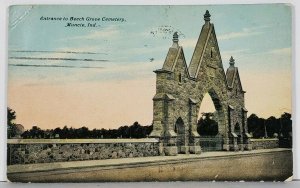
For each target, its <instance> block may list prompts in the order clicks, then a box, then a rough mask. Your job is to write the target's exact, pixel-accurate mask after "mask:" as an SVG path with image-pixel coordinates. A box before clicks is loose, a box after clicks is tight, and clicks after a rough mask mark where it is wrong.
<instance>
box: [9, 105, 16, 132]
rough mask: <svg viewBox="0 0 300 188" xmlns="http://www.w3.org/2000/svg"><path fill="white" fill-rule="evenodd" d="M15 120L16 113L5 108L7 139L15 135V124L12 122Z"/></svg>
mask: <svg viewBox="0 0 300 188" xmlns="http://www.w3.org/2000/svg"><path fill="white" fill-rule="evenodd" d="M15 119H16V112H15V111H14V110H12V109H11V108H9V107H7V138H12V137H15V136H16V134H17V128H16V124H15V123H14V122H13V121H14V120H15Z"/></svg>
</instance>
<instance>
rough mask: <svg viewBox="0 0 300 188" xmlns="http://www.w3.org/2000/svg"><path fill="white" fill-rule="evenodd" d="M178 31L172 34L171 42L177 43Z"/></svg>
mask: <svg viewBox="0 0 300 188" xmlns="http://www.w3.org/2000/svg"><path fill="white" fill-rule="evenodd" d="M178 41H179V40H178V33H177V31H176V32H175V33H174V34H173V42H174V43H178Z"/></svg>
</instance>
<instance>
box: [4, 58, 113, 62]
mask: <svg viewBox="0 0 300 188" xmlns="http://www.w3.org/2000/svg"><path fill="white" fill-rule="evenodd" d="M9 59H25V60H51V61H52V60H59V61H62V60H63V61H101V62H106V61H108V60H106V59H86V58H85V59H79V58H61V57H9Z"/></svg>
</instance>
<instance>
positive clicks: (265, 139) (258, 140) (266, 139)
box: [250, 138, 279, 142]
mask: <svg viewBox="0 0 300 188" xmlns="http://www.w3.org/2000/svg"><path fill="white" fill-rule="evenodd" d="M277 140H279V139H278V138H264V139H262V138H251V139H250V141H254V142H263V141H277Z"/></svg>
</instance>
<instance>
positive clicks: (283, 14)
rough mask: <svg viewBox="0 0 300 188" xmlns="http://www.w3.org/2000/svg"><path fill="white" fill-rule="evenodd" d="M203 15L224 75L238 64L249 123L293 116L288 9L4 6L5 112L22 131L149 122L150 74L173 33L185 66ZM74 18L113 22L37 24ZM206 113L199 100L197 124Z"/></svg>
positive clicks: (206, 102) (209, 109) (206, 101)
mask: <svg viewBox="0 0 300 188" xmlns="http://www.w3.org/2000/svg"><path fill="white" fill-rule="evenodd" d="M205 10H209V11H210V14H211V22H212V23H213V24H214V25H215V29H216V35H217V40H218V43H219V48H220V53H221V56H222V61H223V67H224V71H226V69H227V67H228V66H229V64H228V62H229V58H230V56H233V57H234V59H235V60H236V66H237V67H238V68H239V74H240V77H241V82H242V85H243V89H244V90H246V91H247V92H246V94H245V103H246V105H245V106H246V108H247V109H248V111H249V112H248V117H249V116H250V115H251V114H252V113H254V114H256V115H257V116H259V117H262V118H268V117H270V116H274V117H278V116H280V115H281V114H283V113H284V112H287V113H291V104H292V101H291V87H292V84H291V83H292V80H291V76H292V73H291V60H292V59H291V51H292V50H291V49H292V48H291V47H292V44H291V11H290V7H289V6H287V5H284V4H276V5H214V6H213V5H211V6H135V7H131V6H84V7H83V6H70V5H60V6H51V5H49V6H12V7H11V8H10V20H9V64H8V106H9V107H10V108H12V109H13V110H15V111H16V114H17V119H16V123H18V124H22V125H23V126H24V128H25V129H30V128H31V127H32V126H35V125H36V126H38V127H40V128H42V129H45V127H49V129H52V128H53V129H54V128H56V127H63V126H65V125H67V126H72V127H74V128H79V127H82V126H86V127H88V128H89V129H93V128H97V129H101V128H105V129H116V128H118V127H120V126H124V125H131V124H132V123H134V122H135V121H137V122H139V123H140V124H141V125H151V123H152V111H153V109H152V105H153V104H152V98H153V96H154V94H155V74H154V73H153V71H154V70H156V69H159V68H161V67H162V65H163V62H164V58H165V57H166V55H167V51H168V49H169V47H170V46H171V45H172V41H171V39H172V35H173V32H174V31H178V32H179V45H181V46H182V47H183V49H184V52H185V57H186V60H187V65H189V62H190V59H191V56H192V53H193V50H194V47H195V44H196V42H197V38H198V36H199V33H200V31H201V27H202V25H203V24H204V20H203V15H204V13H205ZM178 12H180V13H178ZM75 14H76V15H77V17H78V19H79V18H81V17H83V18H87V17H91V18H103V17H109V18H120V19H119V21H103V22H102V21H101V22H100V23H99V24H100V25H101V26H100V27H97V28H92V27H91V28H86V27H69V26H66V22H59V21H49V20H48V21H47V20H40V18H41V16H44V17H60V16H61V17H68V18H69V17H72V16H73V17H74V16H75ZM137 15H139V16H137ZM19 18H21V19H19ZM121 18H124V20H126V21H124V20H123V21H121ZM87 22H88V21H84V23H86V24H87ZM76 23H77V24H79V21H78V22H76ZM97 23H98V22H97ZM29 33H32V38H30V34H29ZM270 39H271V40H270ZM124 99H125V100H124ZM212 111H214V106H213V103H212V101H211V99H210V97H209V95H207V96H205V97H204V99H203V101H202V104H201V108H200V111H199V116H198V119H199V118H200V114H201V113H202V112H212ZM53 125H55V126H54V127H53ZM103 125H105V126H103Z"/></svg>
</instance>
